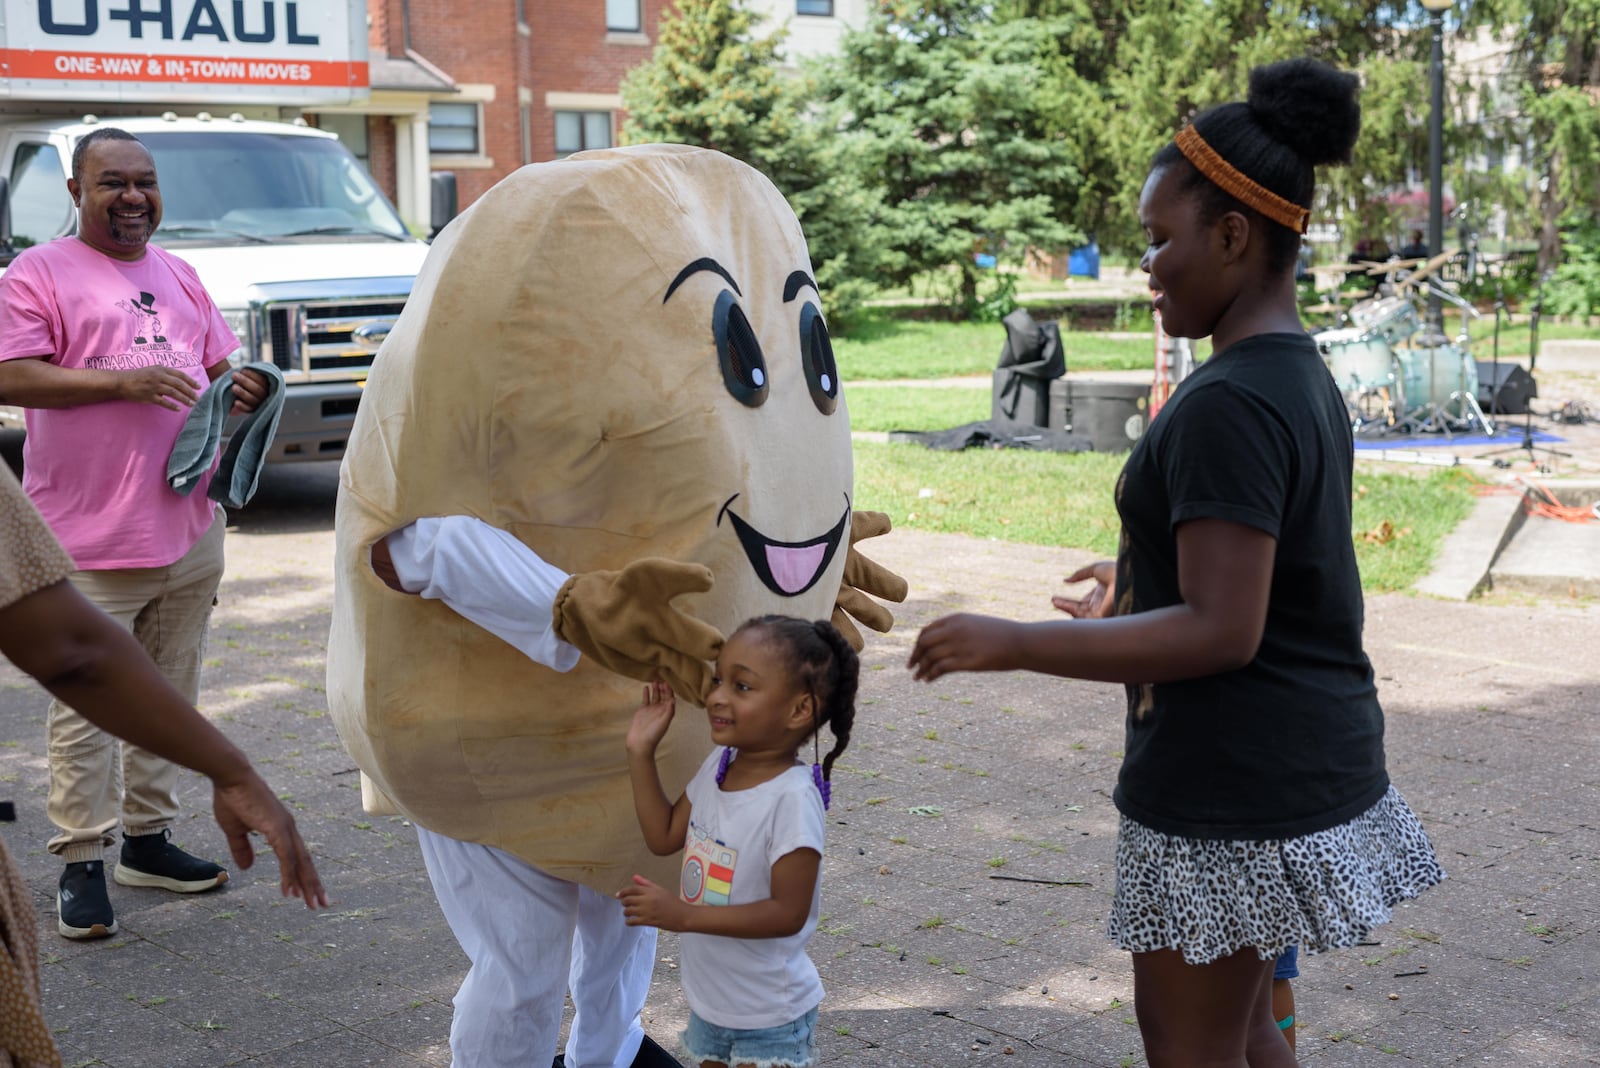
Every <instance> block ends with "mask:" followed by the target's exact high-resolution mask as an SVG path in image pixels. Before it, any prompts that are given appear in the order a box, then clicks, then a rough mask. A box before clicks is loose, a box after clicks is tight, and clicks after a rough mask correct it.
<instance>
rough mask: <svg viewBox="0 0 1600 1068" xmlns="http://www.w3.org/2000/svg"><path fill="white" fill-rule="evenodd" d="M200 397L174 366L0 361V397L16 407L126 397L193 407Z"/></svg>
mask: <svg viewBox="0 0 1600 1068" xmlns="http://www.w3.org/2000/svg"><path fill="white" fill-rule="evenodd" d="M223 366H224V367H226V366H227V365H226V361H224V365H223ZM199 399H200V390H199V389H197V388H196V387H195V384H194V381H193V380H192V379H191V378H190V377H189V376H188V375H186V374H184V373H183V372H182V371H180V370H178V369H177V368H175V367H139V368H135V369H133V370H130V371H107V370H101V369H95V368H83V367H58V366H57V365H55V364H53V363H51V362H50V361H49V360H48V359H46V358H45V357H43V356H36V357H22V358H19V359H14V360H0V402H4V403H6V404H15V405H17V406H18V407H21V408H77V407H81V406H83V405H85V404H99V403H100V402H101V401H109V400H125V401H133V402H134V403H136V404H154V405H158V406H160V407H162V408H166V409H168V410H170V411H174V412H177V411H182V410H183V409H185V408H192V407H194V402H195V401H197V400H199Z"/></svg>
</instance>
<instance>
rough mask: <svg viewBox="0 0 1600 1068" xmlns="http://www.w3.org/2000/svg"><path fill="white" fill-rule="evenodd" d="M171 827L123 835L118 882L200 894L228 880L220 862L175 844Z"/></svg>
mask: <svg viewBox="0 0 1600 1068" xmlns="http://www.w3.org/2000/svg"><path fill="white" fill-rule="evenodd" d="M171 837H172V830H171V829H170V828H167V829H165V830H163V831H162V832H161V833H160V834H141V835H136V836H129V835H126V834H125V835H123V836H122V862H121V863H120V864H118V865H117V874H116V879H117V882H119V883H121V884H122V885H123V886H155V887H159V888H160V889H162V890H172V891H175V892H177V893H180V894H198V893H199V892H200V891H202V890H210V889H211V888H212V887H214V886H221V885H222V884H223V883H225V882H227V881H228V872H227V870H226V869H224V868H223V867H222V865H220V864H213V863H211V862H210V861H209V860H201V859H200V858H199V857H192V856H190V855H189V854H187V853H185V852H184V851H183V850H181V849H179V848H178V847H177V846H175V845H173V844H172V842H171V841H169V839H171Z"/></svg>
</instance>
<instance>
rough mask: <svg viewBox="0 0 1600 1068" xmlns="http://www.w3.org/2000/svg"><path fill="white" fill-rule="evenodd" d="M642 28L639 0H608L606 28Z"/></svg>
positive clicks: (632, 30)
mask: <svg viewBox="0 0 1600 1068" xmlns="http://www.w3.org/2000/svg"><path fill="white" fill-rule="evenodd" d="M829 3H830V4H831V3H832V0H829ZM642 28H643V23H642V22H641V21H640V19H639V0H606V29H608V30H610V31H611V32H613V33H638V32H639V31H640V29H642Z"/></svg>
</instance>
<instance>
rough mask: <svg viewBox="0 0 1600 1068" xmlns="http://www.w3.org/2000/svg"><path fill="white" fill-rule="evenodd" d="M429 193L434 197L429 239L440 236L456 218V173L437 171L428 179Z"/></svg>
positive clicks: (429, 221) (430, 213) (430, 214)
mask: <svg viewBox="0 0 1600 1068" xmlns="http://www.w3.org/2000/svg"><path fill="white" fill-rule="evenodd" d="M428 192H429V193H430V194H431V197H432V205H431V208H430V211H429V220H428V224H429V226H431V227H432V229H431V230H429V231H428V238H429V240H432V239H433V238H434V237H436V236H438V233H439V231H440V230H443V229H444V228H445V226H446V225H447V224H448V223H449V222H450V220H451V219H454V218H455V217H456V211H457V207H456V204H457V200H456V175H455V172H454V171H435V172H434V173H433V174H432V175H431V176H430V177H429V179H428Z"/></svg>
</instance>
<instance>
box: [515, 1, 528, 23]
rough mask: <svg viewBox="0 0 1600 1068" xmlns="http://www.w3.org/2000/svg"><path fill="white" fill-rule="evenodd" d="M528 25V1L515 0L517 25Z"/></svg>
mask: <svg viewBox="0 0 1600 1068" xmlns="http://www.w3.org/2000/svg"><path fill="white" fill-rule="evenodd" d="M527 24H528V0H517V25H518V26H526V25H527Z"/></svg>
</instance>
